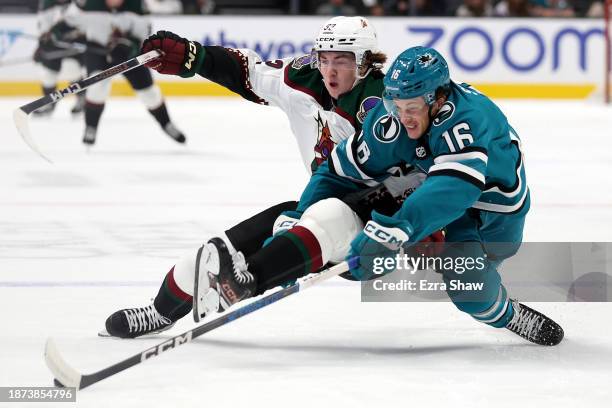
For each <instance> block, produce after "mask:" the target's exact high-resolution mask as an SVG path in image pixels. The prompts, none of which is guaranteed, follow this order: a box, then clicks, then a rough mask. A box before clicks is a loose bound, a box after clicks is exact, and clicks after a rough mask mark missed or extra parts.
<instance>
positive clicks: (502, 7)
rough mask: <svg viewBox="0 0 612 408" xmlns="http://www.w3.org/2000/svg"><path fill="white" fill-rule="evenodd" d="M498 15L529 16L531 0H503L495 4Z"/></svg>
mask: <svg viewBox="0 0 612 408" xmlns="http://www.w3.org/2000/svg"><path fill="white" fill-rule="evenodd" d="M494 15H495V16H496V17H529V16H530V15H531V14H530V13H529V0H502V1H500V2H499V3H497V4H496V5H495V9H494Z"/></svg>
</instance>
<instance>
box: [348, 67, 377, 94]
mask: <svg viewBox="0 0 612 408" xmlns="http://www.w3.org/2000/svg"><path fill="white" fill-rule="evenodd" d="M360 70H361V68H359V67H357V69H356V73H357V75H356V78H355V82H353V86H351V90H352V89H353V88H355V87H356V86H357V85H358V84H359V83H360V82H361V81H363V80H364V79H365V77H367V76H368V75H369V74H370V72H372V67H369V68H368V70H367V71H366V72H365V74H363V75H359V71H360Z"/></svg>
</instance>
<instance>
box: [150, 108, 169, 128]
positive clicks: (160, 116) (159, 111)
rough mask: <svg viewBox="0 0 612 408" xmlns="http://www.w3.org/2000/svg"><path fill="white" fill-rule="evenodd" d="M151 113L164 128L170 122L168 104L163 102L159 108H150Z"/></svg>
mask: <svg viewBox="0 0 612 408" xmlns="http://www.w3.org/2000/svg"><path fill="white" fill-rule="evenodd" d="M149 112H151V115H153V117H154V118H155V120H156V121H157V122H158V123H159V125H160V126H161V127H162V128H164V127H166V125H167V124H168V123H169V122H170V115H168V109H167V108H166V104H165V103H164V102H162V104H161V105H159V107H158V108H155V109H149Z"/></svg>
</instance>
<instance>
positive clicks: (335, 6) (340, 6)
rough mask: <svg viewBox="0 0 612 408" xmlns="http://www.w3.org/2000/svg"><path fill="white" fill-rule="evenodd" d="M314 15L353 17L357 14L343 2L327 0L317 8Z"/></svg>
mask: <svg viewBox="0 0 612 408" xmlns="http://www.w3.org/2000/svg"><path fill="white" fill-rule="evenodd" d="M316 13H317V14H319V15H326V16H354V15H356V14H357V9H356V8H355V7H353V6H351V5H349V4H345V2H344V0H328V1H327V2H325V3H323V4H321V5H319V7H317V11H316Z"/></svg>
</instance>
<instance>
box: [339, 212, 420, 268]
mask: <svg viewBox="0 0 612 408" xmlns="http://www.w3.org/2000/svg"><path fill="white" fill-rule="evenodd" d="M412 230H413V228H412V226H411V225H410V223H409V222H408V221H406V220H399V219H396V218H393V217H388V216H386V215H382V214H379V213H377V212H376V211H372V219H371V220H370V221H368V223H367V224H366V226H365V227H364V228H363V230H362V231H361V232H360V233H359V234H358V235H357V237H356V238H355V239H354V240H353V241H352V242H351V249H350V251H349V255H348V256H347V257H346V260H347V261H349V264H350V265H351V275H353V276H354V277H355V279H357V280H368V279H371V278H372V277H373V276H374V275H382V274H385V273H389V272H392V271H394V270H395V264H394V263H393V267H392V268H389V267H388V265H389V264H390V263H392V262H390V261H387V263H385V259H387V258H393V257H395V254H396V253H397V252H398V251H399V249H400V248H402V247H403V246H404V245H405V244H407V243H408V240H409V238H410V235H411V234H412ZM356 257H357V259H358V262H355V258H356Z"/></svg>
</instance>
